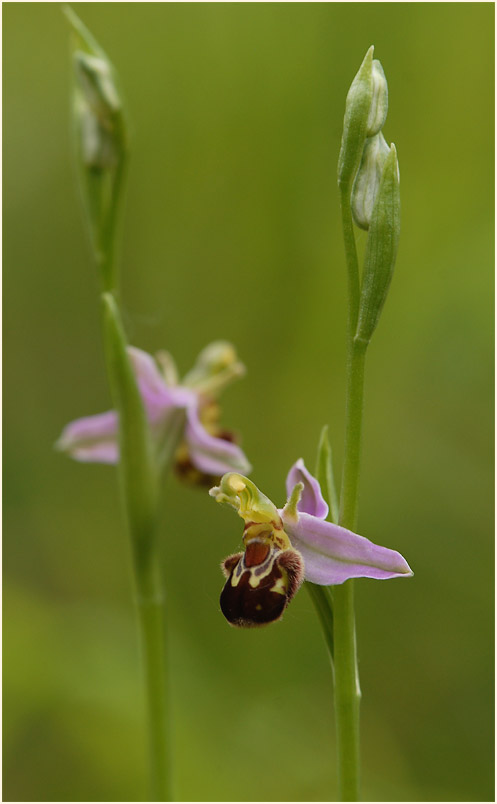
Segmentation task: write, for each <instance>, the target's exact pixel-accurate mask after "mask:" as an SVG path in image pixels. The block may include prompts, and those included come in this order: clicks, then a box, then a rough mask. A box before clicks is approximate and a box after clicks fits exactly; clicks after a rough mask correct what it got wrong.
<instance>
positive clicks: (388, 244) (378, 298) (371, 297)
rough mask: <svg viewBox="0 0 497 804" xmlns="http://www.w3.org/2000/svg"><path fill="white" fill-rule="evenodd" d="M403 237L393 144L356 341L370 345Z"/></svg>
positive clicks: (372, 233) (369, 249)
mask: <svg viewBox="0 0 497 804" xmlns="http://www.w3.org/2000/svg"><path fill="white" fill-rule="evenodd" d="M399 234H400V191H399V166H398V162H397V152H396V150H395V145H393V143H392V145H391V147H390V153H389V154H388V156H387V158H386V160H385V164H384V167H383V172H382V175H381V181H380V186H379V188H378V192H377V193H376V198H375V201H374V205H373V212H372V215H371V224H370V227H369V234H368V240H367V244H366V254H365V257H364V271H363V278H362V287H361V298H360V303H359V319H358V323H357V331H356V335H355V340H356V341H357V342H359V343H369V341H370V340H371V336H372V334H373V332H374V330H375V328H376V325H377V323H378V320H379V317H380V314H381V311H382V308H383V305H384V303H385V299H386V297H387V294H388V288H389V286H390V282H391V279H392V274H393V269H394V266H395V259H396V257H397V248H398V245H399Z"/></svg>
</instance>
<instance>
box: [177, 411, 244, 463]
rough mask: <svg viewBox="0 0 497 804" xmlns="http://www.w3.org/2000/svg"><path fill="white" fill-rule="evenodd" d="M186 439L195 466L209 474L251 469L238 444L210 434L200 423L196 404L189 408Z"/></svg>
mask: <svg viewBox="0 0 497 804" xmlns="http://www.w3.org/2000/svg"><path fill="white" fill-rule="evenodd" d="M185 436H186V441H187V442H188V446H189V448H190V458H191V461H192V463H193V465H194V466H196V468H197V469H199V470H200V471H201V472H204V473H205V474H208V475H224V474H225V473H226V472H241V473H242V474H248V473H249V472H250V471H251V468H252V467H251V465H250V464H249V462H248V460H247V458H246V457H245V454H244V452H243V451H242V450H241V449H240V447H238V446H237V445H236V444H232V443H231V442H229V441H225V440H224V439H222V438H216V437H215V436H212V435H210V433H208V432H207V430H205V428H204V427H203V426H202V424H201V423H200V420H199V418H198V412H197V408H196V406H194V405H192V406H190V407H189V408H188V409H187V425H186V433H185Z"/></svg>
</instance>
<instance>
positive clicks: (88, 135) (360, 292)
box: [56, 7, 412, 801]
mask: <svg viewBox="0 0 497 804" xmlns="http://www.w3.org/2000/svg"><path fill="white" fill-rule="evenodd" d="M65 13H66V15H67V17H68V19H69V22H70V24H71V27H72V32H73V65H74V89H73V111H74V133H75V142H76V156H77V166H78V171H79V179H80V186H81V194H82V200H83V205H84V210H85V215H86V220H87V224H88V229H89V233H90V237H91V243H92V250H93V256H94V260H95V264H96V266H97V269H98V275H99V278H100V281H101V296H100V300H101V310H102V324H103V340H104V349H105V355H106V364H107V373H108V379H109V385H110V390H111V396H112V401H113V408H112V409H111V410H109V411H107V412H105V413H101V414H97V415H92V416H86V417H84V418H80V419H77V420H76V421H72V422H71V423H70V424H68V425H67V426H66V427H65V428H64V430H63V432H62V434H61V436H60V438H59V440H58V442H57V445H56V446H57V448H58V449H59V450H61V451H63V452H65V453H67V454H68V455H69V456H70V457H72V458H74V459H75V460H77V461H81V462H94V463H107V464H116V465H117V467H118V473H119V478H120V485H121V491H122V499H123V503H124V509H125V518H126V523H127V528H128V531H129V536H130V542H131V554H132V559H133V568H134V582H135V599H136V607H137V613H138V622H139V627H140V638H141V646H142V656H143V668H144V681H145V688H146V694H147V712H148V725H149V749H150V751H149V753H150V774H151V800H154V801H169V800H172V799H173V795H172V787H171V767H170V736H169V732H170V717H169V697H168V684H167V678H168V673H167V671H168V667H167V661H166V649H165V643H166V636H165V635H166V628H165V625H166V617H165V610H164V589H163V581H162V573H161V566H160V562H159V558H158V547H157V542H158V537H157V522H158V511H159V507H160V504H161V490H162V488H163V486H164V484H163V483H162V482H161V481H162V477H163V475H164V473H165V472H168V471H170V470H171V471H172V470H174V471H175V473H176V475H177V476H178V477H179V478H180V479H181V480H183V481H185V482H187V483H188V484H190V485H197V486H213V487H212V488H211V489H210V492H209V493H210V494H211V496H212V497H214V499H215V500H217V501H218V502H220V503H223V504H225V505H228V506H229V507H231V508H233V509H234V510H235V511H236V513H237V514H238V515H239V516H240V517H241V518H242V519H243V521H244V530H243V547H244V550H243V552H238V553H236V554H234V555H232V556H229V557H228V558H227V559H225V560H224V561H223V564H222V569H223V571H224V573H225V576H226V581H225V585H224V588H223V590H222V593H221V601H220V603H221V610H222V612H223V614H224V615H225V617H226V619H227V620H228V621H229V623H230V624H232V625H234V626H238V627H253V626H260V625H267V624H269V623H272V622H274V621H276V620H279V619H280V618H281V616H282V615H283V613H284V611H285V609H286V607H287V605H288V603H289V602H290V600H291V599H292V598H293V596H294V595H295V594H296V592H297V591H298V589H299V588H300V586H301V585H302V583H303V582H304V581H305V582H306V587H307V588H308V590H309V592H310V594H311V597H312V600H313V602H314V604H315V607H316V611H317V614H318V617H319V620H320V623H321V625H322V627H323V632H324V636H325V638H326V641H327V645H328V648H329V653H330V657H331V659H332V668H333V674H334V682H335V704H336V722H337V744H338V768H339V780H340V795H341V798H342V799H343V800H349V801H351V800H357V798H358V795H359V697H360V691H359V684H358V673H357V660H356V640H355V624H354V600H353V585H352V584H353V580H354V579H357V578H374V579H389V578H396V577H409V576H411V575H412V571H411V569H410V567H409V565H408V564H407V562H406V561H405V559H404V558H403V557H402V556H401V555H400V553H398V552H396V551H395V550H392V549H389V548H387V547H381V546H379V545H377V544H375V543H373V542H372V541H370V540H369V539H366V538H364V537H363V536H360V535H358V534H357V533H356V532H355V530H356V520H357V493H358V482H359V464H360V444H361V432H362V408H363V390H364V366H365V356H366V351H367V347H368V344H369V342H370V340H371V336H372V334H373V332H374V329H375V327H376V325H377V323H378V319H379V316H380V313H381V309H382V307H383V304H384V302H385V299H386V295H387V292H388V287H389V283H390V280H391V276H392V272H393V267H394V264H395V259H396V252H397V245H398V237H399V227H400V224H399V174H398V165H397V156H396V151H395V147H394V146H393V145H391V146H388V145H387V143H386V140H385V138H384V136H383V133H382V129H383V125H384V123H385V119H386V113H387V105H388V104H387V101H388V92H387V84H386V79H385V76H384V73H383V69H382V67H381V64H380V63H379V62H378V61H376V60H374V59H373V48H370V49H369V51H368V53H367V54H366V57H365V58H364V61H363V63H362V65H361V67H360V69H359V72H358V73H357V75H356V77H355V79H354V81H353V83H352V86H351V88H350V90H349V93H348V96H347V102H346V109H345V118H344V130H343V137H342V146H341V151H340V157H339V165H338V183H339V189H340V196H341V208H342V224H343V233H344V242H345V252H346V259H347V269H348V285H349V329H348V361H347V406H346V428H345V431H346V432H345V461H344V466H343V472H342V486H341V494H340V499H339V498H338V494H337V492H336V490H335V485H334V480H333V471H332V462H331V450H330V446H329V441H328V431H327V428H326V427H325V428H323V431H322V434H321V440H320V444H319V447H318V457H317V464H316V472H315V476H314V475H312V474H311V473H310V472H309V470H308V469H307V468H306V466H305V464H304V462H303V460H302V459H300V460H298V461H297V462H296V463H295V464H294V465H293V466H292V467H291V469H290V471H289V473H288V476H287V479H286V492H287V501H286V504H285V505H284V507H283V508H277V507H276V506H275V505H274V503H273V502H272V501H271V500H270V499H269V498H268V497H266V496H265V495H264V494H263V493H262V492H261V491H260V490H259V489H258V488H257V486H256V485H255V484H254V483H253V482H252V481H251V480H249V479H248V478H247V477H246V474H247V473H249V472H250V470H251V467H250V464H249V462H248V460H247V458H246V456H245V454H244V452H243V451H242V449H241V447H240V445H239V444H238V439H237V437H236V435H235V434H234V433H233V432H232V431H230V430H226V429H224V428H223V427H222V426H221V423H220V407H219V396H220V393H221V392H222V391H223V390H224V389H225V388H226V387H227V386H228V385H229V384H230V383H231V382H232V381H233V380H235V379H237V378H239V377H242V376H243V374H244V373H245V368H244V366H243V364H242V363H241V362H240V360H239V359H238V356H237V353H236V350H235V348H234V347H233V346H232V345H231V344H230V343H227V342H225V341H216V342H215V343H211V344H210V345H209V346H207V347H206V348H205V349H203V351H202V352H201V353H200V355H199V357H198V359H197V361H196V363H195V365H194V366H193V368H192V369H191V371H190V372H188V373H187V374H186V375H185V376H184V377H183V379H182V380H180V379H179V375H178V371H177V369H176V365H175V363H174V360H173V358H172V357H171V355H170V354H169V353H167V352H164V351H163V352H159V353H158V354H157V355H156V356H155V358H154V357H153V356H152V355H150V354H147V353H146V352H144V351H143V350H141V349H138V348H136V347H133V346H130V345H129V344H128V342H127V339H126V336H125V333H124V328H123V325H122V320H121V313H120V309H119V303H118V297H119V296H118V292H117V286H118V273H117V269H116V259H115V253H116V242H117V239H118V237H117V235H118V228H119V220H120V211H121V206H122V197H123V188H124V182H125V176H126V167H127V159H128V126H127V121H126V115H125V112H124V107H123V103H122V93H121V91H120V89H119V82H118V77H117V75H116V71H115V69H114V67H113V66H112V64H111V62H110V60H109V59H108V57H107V56H106V54H105V53H104V51H103V50H102V48H101V47H100V46H99V44H98V43H97V42H96V40H95V39H94V38H93V36H92V35H91V34H90V32H89V31H88V30H87V28H86V27H85V26H84V25H83V24H82V22H81V21H80V20H79V18H78V17H77V15H76V14H75V13H74V12H73V11H72V9H70V8H68V7H66V8H65ZM354 222H355V224H356V225H357V226H359V227H360V228H363V229H365V230H367V232H368V235H367V244H366V252H365V258H364V266H363V269H362V272H359V266H358V258H357V251H356V245H355V236H354V228H353V226H354ZM213 484H214V485H213Z"/></svg>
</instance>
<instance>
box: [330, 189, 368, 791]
mask: <svg viewBox="0 0 497 804" xmlns="http://www.w3.org/2000/svg"><path fill="white" fill-rule="evenodd" d="M341 205H342V224H343V236H344V244H345V254H346V260H347V275H348V288H349V305H348V309H349V319H348V337H347V400H346V414H345V417H346V422H345V458H344V467H343V473H342V488H341V496H340V516H339V524H340V525H343V526H344V527H347V528H349V529H351V530H352V529H354V528H355V524H356V519H357V501H358V485H359V467H360V448H361V431H362V409H363V392H364V362H365V355H366V346H365V345H364V344H358V343H356V342H354V334H355V330H356V326H357V318H358V310H359V293H360V281H359V266H358V260H357V251H356V244H355V237H354V231H353V224H352V215H351V211H350V188H349V187H341ZM333 613H334V619H333V641H334V665H335V713H336V729H337V748H338V777H339V790H340V799H341V800H342V801H358V800H359V784H360V753H359V704H360V697H361V691H360V687H359V675H358V671H357V651H356V635H355V614H354V585H353V581H352V580H349V581H346V582H345V583H344V584H341V585H339V586H336V587H334V590H333Z"/></svg>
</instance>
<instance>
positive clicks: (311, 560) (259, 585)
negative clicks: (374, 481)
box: [210, 47, 413, 801]
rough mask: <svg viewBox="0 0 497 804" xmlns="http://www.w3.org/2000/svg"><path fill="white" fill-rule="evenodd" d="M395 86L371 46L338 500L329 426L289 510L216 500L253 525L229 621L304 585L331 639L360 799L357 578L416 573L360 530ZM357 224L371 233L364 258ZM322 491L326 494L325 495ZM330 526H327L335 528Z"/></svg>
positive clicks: (344, 192)
mask: <svg viewBox="0 0 497 804" xmlns="http://www.w3.org/2000/svg"><path fill="white" fill-rule="evenodd" d="M387 110H388V87H387V82H386V78H385V74H384V71H383V68H382V66H381V63H380V62H379V61H377V60H376V59H373V48H372V47H371V48H370V49H369V50H368V52H367V54H366V56H365V58H364V60H363V62H362V64H361V67H360V69H359V71H358V73H357V75H356V77H355V78H354V81H353V82H352V85H351V87H350V90H349V92H348V95H347V101H346V106H345V117H344V127H343V135H342V144H341V150H340V155H339V160H338V185H339V190H340V200H341V209H342V226H343V235H344V243H345V254H346V260H347V275H348V290H349V307H348V339H347V344H348V359H347V398H346V403H347V404H346V427H345V460H344V466H343V472H342V487H341V495H340V501H338V495H337V493H336V490H335V486H334V480H333V470H332V464H331V450H330V446H329V441H328V431H327V428H324V429H323V432H322V435H321V440H320V444H319V448H318V458H317V471H316V474H317V475H318V478H319V479H317V478H316V477H313V476H312V475H311V474H310V473H309V471H308V470H307V469H306V467H305V465H304V463H303V461H302V460H301V459H300V460H299V461H297V462H296V463H295V464H294V466H292V468H291V470H290V472H289V474H288V477H287V481H286V485H287V495H288V499H287V502H286V505H285V506H284V508H282V509H277V508H276V507H275V505H274V504H273V503H272V502H271V501H270V500H269V499H268V498H267V497H266V496H265V495H264V494H262V492H260V491H259V489H258V488H257V486H255V485H254V484H253V483H252V481H250V480H248V479H247V478H246V477H243V476H242V475H240V474H237V473H228V474H226V475H225V476H224V477H223V478H222V480H221V483H220V485H219V486H215V487H214V488H212V489H211V491H210V494H211V495H212V496H213V497H214V498H215V499H216V500H217V501H218V502H220V503H224V504H226V505H229V506H231V507H232V508H234V509H235V511H236V512H237V513H238V514H239V516H240V517H242V519H243V520H244V521H245V528H244V532H243V545H244V552H243V553H236V554H235V555H232V556H229V557H228V558H227V559H226V560H225V561H224V562H223V563H222V569H223V572H224V574H225V575H226V583H225V585H224V588H223V591H222V593H221V601H220V602H221V609H222V612H223V614H224V615H225V617H226V619H227V620H228V621H229V622H230V623H231V625H234V626H238V627H252V626H260V625H266V624H268V623H271V622H273V621H275V620H279V619H280V618H281V616H282V614H283V612H284V610H285V608H286V606H287V605H288V603H289V602H290V600H291V599H292V597H293V596H294V595H295V593H296V592H297V590H298V589H299V587H300V585H301V584H302V582H303V580H304V579H305V580H306V581H307V584H306V585H307V587H308V589H309V592H310V594H311V597H312V600H313V602H314V604H315V607H316V612H317V614H318V617H319V620H320V622H321V625H322V627H323V632H324V636H325V639H326V641H327V644H328V649H329V653H330V658H331V660H332V669H333V676H334V686H335V711H336V727H337V748H338V770H339V786H340V798H341V800H344V801H356V800H358V798H359V701H360V687H359V675H358V669H357V657H356V634H355V616H354V593H353V580H354V579H356V578H376V579H388V578H396V577H409V576H411V575H412V574H413V573H412V571H411V569H410V567H409V565H408V564H407V562H406V561H405V559H404V558H403V557H402V556H401V555H400V553H398V552H396V551H395V550H390V549H388V548H386V547H380V546H378V545H376V544H374V543H373V542H371V541H369V539H365V538H364V537H363V536H359V535H358V534H357V533H355V532H354V531H355V528H356V521H357V500H358V486H359V468H360V450H361V435H362V416H363V396H364V368H365V358H366V352H367V348H368V345H369V343H370V340H371V337H372V335H373V332H374V330H375V328H376V326H377V323H378V320H379V317H380V314H381V311H382V308H383V305H384V303H385V299H386V296H387V293H388V289H389V285H390V281H391V278H392V273H393V269H394V265H395V260H396V256H397V247H398V240H399V233H400V198H399V170H398V163H397V154H396V150H395V146H394V145H393V144H392V145H391V146H388V144H387V142H386V140H385V137H384V135H383V132H382V129H383V126H384V123H385V120H386V116H387ZM354 223H355V225H356V226H358V227H359V228H361V229H365V230H366V231H367V232H368V237H367V242H366V250H365V257H364V265H363V269H362V272H360V271H359V263H358V256H357V249H356V242H355V235H354ZM323 492H324V493H323ZM330 520H331V521H330Z"/></svg>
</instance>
